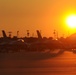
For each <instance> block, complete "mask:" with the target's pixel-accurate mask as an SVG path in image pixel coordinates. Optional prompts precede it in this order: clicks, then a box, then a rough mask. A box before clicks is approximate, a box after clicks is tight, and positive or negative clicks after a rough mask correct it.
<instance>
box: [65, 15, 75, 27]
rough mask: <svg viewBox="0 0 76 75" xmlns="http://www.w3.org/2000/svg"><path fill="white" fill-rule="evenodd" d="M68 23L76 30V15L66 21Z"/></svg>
mask: <svg viewBox="0 0 76 75" xmlns="http://www.w3.org/2000/svg"><path fill="white" fill-rule="evenodd" d="M66 23H67V25H68V26H69V27H70V28H76V15H71V16H69V17H68V18H67V19H66Z"/></svg>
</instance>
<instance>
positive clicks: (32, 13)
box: [0, 0, 76, 37]
mask: <svg viewBox="0 0 76 75" xmlns="http://www.w3.org/2000/svg"><path fill="white" fill-rule="evenodd" d="M72 13H74V14H75V13H76V0H0V35H1V30H3V29H4V30H5V31H6V32H9V31H12V32H13V33H12V35H16V32H17V31H18V30H19V31H20V36H26V30H29V31H30V35H32V34H33V33H34V36H35V35H36V30H37V29H38V30H41V32H42V35H43V36H46V37H50V36H53V31H54V29H55V30H56V31H57V32H58V34H59V36H63V34H64V36H67V35H68V31H69V32H70V34H72V33H74V32H75V31H73V30H71V29H69V28H68V27H67V25H66V24H65V22H64V21H65V18H66V17H67V16H68V15H70V14H72Z"/></svg>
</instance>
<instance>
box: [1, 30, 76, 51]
mask: <svg viewBox="0 0 76 75" xmlns="http://www.w3.org/2000/svg"><path fill="white" fill-rule="evenodd" d="M2 34H3V38H0V52H18V51H45V50H50V51H53V50H55V49H61V50H62V49H64V50H71V51H72V50H73V48H76V45H75V44H73V45H72V44H70V43H67V41H66V40H64V41H60V40H53V39H50V40H49V39H43V38H42V36H41V33H40V32H39V30H37V35H38V38H33V37H30V38H27V37H26V38H10V37H8V36H7V35H6V32H5V31H4V30H2Z"/></svg>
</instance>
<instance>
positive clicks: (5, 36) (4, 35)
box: [2, 30, 7, 38]
mask: <svg viewBox="0 0 76 75" xmlns="http://www.w3.org/2000/svg"><path fill="white" fill-rule="evenodd" d="M2 34H3V37H4V38H7V35H6V33H5V31H4V30H2Z"/></svg>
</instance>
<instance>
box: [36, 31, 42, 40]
mask: <svg viewBox="0 0 76 75" xmlns="http://www.w3.org/2000/svg"><path fill="white" fill-rule="evenodd" d="M37 35H38V39H42V36H41V33H40V31H39V30H37Z"/></svg>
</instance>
